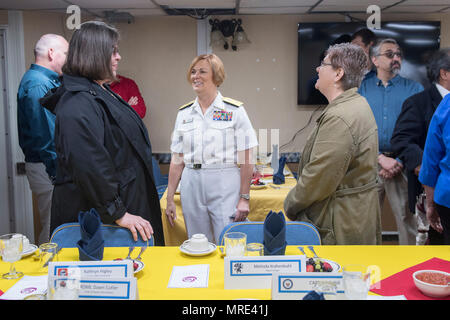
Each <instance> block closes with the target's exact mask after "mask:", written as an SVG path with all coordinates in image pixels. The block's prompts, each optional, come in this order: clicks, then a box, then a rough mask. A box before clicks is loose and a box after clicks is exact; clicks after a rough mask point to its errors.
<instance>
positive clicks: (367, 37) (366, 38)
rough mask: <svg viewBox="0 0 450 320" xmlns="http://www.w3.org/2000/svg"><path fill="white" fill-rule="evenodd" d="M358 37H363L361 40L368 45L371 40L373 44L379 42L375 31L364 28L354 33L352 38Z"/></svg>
mask: <svg viewBox="0 0 450 320" xmlns="http://www.w3.org/2000/svg"><path fill="white" fill-rule="evenodd" d="M356 37H361V41H362V42H363V43H364V44H365V45H366V46H368V45H369V44H370V43H371V42H372V44H375V43H376V42H377V36H376V35H375V33H373V31H372V30H370V29H367V28H363V29H359V30H358V31H356V32H355V33H354V34H353V35H352V40H354V39H355V38H356Z"/></svg>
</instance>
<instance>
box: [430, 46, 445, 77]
mask: <svg viewBox="0 0 450 320" xmlns="http://www.w3.org/2000/svg"><path fill="white" fill-rule="evenodd" d="M441 69H444V70H446V71H450V48H444V49H441V50H439V51H436V52H435V53H434V54H433V55H432V56H431V57H430V60H429V61H428V64H427V76H428V80H430V82H436V83H439V78H440V77H441Z"/></svg>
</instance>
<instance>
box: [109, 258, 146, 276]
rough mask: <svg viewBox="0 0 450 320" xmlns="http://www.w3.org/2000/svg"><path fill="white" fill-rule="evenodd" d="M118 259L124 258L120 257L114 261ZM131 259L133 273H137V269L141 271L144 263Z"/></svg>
mask: <svg viewBox="0 0 450 320" xmlns="http://www.w3.org/2000/svg"><path fill="white" fill-rule="evenodd" d="M120 260H125V259H122V258H117V259H114V261H120ZM131 261H133V270H134V273H138V272H139V271H141V270H142V269H144V267H145V264H144V263H143V262H142V261H141V260H137V259H131Z"/></svg>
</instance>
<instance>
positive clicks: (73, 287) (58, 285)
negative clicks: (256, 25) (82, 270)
mask: <svg viewBox="0 0 450 320" xmlns="http://www.w3.org/2000/svg"><path fill="white" fill-rule="evenodd" d="M79 298H80V279H79V278H68V277H61V276H56V277H55V276H49V278H48V289H47V300H78V299H79Z"/></svg>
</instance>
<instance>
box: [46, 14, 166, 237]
mask: <svg viewBox="0 0 450 320" xmlns="http://www.w3.org/2000/svg"><path fill="white" fill-rule="evenodd" d="M118 40H119V35H118V32H117V30H116V29H114V28H112V27H110V26H108V25H106V24H105V23H102V22H97V21H90V22H86V23H83V24H82V25H81V27H80V29H78V30H76V31H75V32H74V34H73V36H72V39H71V41H70V45H69V52H68V56H67V62H66V64H65V65H64V67H63V73H64V74H63V78H62V85H61V87H59V88H58V89H56V90H53V92H51V93H49V94H47V95H46V97H44V98H43V99H42V101H41V102H42V103H43V105H44V106H45V107H46V108H47V109H49V110H51V111H52V112H54V113H55V114H56V123H55V146H56V152H57V156H58V168H57V175H56V182H55V188H54V192H53V200H52V214H51V232H53V230H54V229H55V228H56V227H57V226H59V225H61V224H63V223H67V222H74V221H77V220H78V213H79V212H80V211H87V210H89V209H91V208H95V209H96V210H97V212H98V213H99V214H100V217H101V220H102V222H103V223H114V222H115V223H117V224H118V225H120V226H122V227H126V228H128V229H129V230H130V231H131V232H132V234H133V237H134V239H135V240H136V239H137V234H138V233H139V234H140V235H141V237H142V238H143V240H147V239H148V238H149V237H150V236H152V234H153V236H154V240H155V244H156V245H164V234H163V228H162V222H161V209H160V206H159V198H158V193H157V190H156V186H155V183H154V178H153V174H152V172H153V171H152V150H151V145H150V140H149V137H148V133H147V129H146V127H145V126H144V124H143V122H142V121H141V119H140V117H139V115H138V114H137V113H136V112H135V111H134V110H133V108H131V107H130V106H129V105H128V104H127V103H126V102H125V101H124V100H123V99H121V98H120V96H118V95H116V94H115V93H114V92H113V91H111V90H110V89H109V87H108V85H107V83H108V82H111V81H112V80H114V79H115V75H116V70H117V64H118V62H119V61H120V59H121V57H120V55H119V52H118V47H117V44H118Z"/></svg>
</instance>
